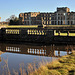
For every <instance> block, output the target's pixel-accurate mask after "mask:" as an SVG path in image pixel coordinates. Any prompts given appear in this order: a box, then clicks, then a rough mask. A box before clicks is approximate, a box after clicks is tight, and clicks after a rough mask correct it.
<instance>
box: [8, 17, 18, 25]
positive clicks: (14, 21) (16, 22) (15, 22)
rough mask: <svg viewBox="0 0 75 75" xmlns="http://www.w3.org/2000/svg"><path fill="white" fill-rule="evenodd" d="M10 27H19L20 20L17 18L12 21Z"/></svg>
mask: <svg viewBox="0 0 75 75" xmlns="http://www.w3.org/2000/svg"><path fill="white" fill-rule="evenodd" d="M9 25H19V19H18V18H17V17H16V18H14V19H10V22H9Z"/></svg>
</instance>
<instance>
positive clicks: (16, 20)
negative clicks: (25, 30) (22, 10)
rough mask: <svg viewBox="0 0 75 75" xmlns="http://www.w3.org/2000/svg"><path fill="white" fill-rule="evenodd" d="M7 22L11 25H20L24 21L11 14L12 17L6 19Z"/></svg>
mask: <svg viewBox="0 0 75 75" xmlns="http://www.w3.org/2000/svg"><path fill="white" fill-rule="evenodd" d="M6 22H9V25H19V24H22V22H21V21H20V20H19V18H17V17H16V16H15V15H11V16H10V18H8V19H6Z"/></svg>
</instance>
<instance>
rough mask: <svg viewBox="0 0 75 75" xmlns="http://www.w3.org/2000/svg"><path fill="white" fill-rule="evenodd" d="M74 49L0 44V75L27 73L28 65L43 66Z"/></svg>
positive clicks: (65, 46)
mask: <svg viewBox="0 0 75 75" xmlns="http://www.w3.org/2000/svg"><path fill="white" fill-rule="evenodd" d="M74 49H75V45H55V44H52V45H48V46H46V45H44V46H43V45H32V44H9V43H8V44H6V43H0V75H8V73H7V72H10V74H11V75H15V74H14V72H16V73H17V72H18V73H19V75H21V74H20V70H21V69H24V70H25V72H26V73H27V71H28V65H29V64H32V66H34V64H35V66H36V68H39V67H40V65H45V64H46V63H47V62H52V61H53V60H56V59H57V58H58V57H61V56H64V55H67V54H70V53H71V51H72V50H74ZM10 74H9V75H10Z"/></svg>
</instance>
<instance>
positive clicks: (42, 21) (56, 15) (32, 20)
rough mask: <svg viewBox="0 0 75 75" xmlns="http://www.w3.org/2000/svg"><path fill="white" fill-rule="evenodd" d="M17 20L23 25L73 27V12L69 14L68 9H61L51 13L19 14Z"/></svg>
mask: <svg viewBox="0 0 75 75" xmlns="http://www.w3.org/2000/svg"><path fill="white" fill-rule="evenodd" d="M19 19H20V21H21V22H20V24H23V25H75V12H70V9H69V8H68V7H61V8H57V11H56V12H53V13H50V12H44V13H42V12H28V13H20V14H19Z"/></svg>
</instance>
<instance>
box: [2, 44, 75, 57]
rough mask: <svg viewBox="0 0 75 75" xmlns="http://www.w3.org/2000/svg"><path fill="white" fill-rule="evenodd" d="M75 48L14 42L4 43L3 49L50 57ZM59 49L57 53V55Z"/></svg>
mask: <svg viewBox="0 0 75 75" xmlns="http://www.w3.org/2000/svg"><path fill="white" fill-rule="evenodd" d="M73 49H75V48H74V46H71V45H67V46H55V45H51V46H29V45H19V44H18V45H17V44H16V45H14V44H2V45H1V50H2V51H3V52H11V53H19V54H29V55H38V56H48V57H59V56H61V51H64V52H67V54H69V52H71V50H73ZM56 51H57V55H56Z"/></svg>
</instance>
